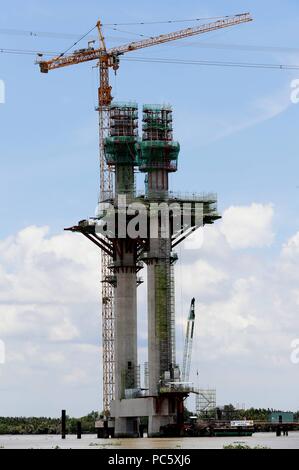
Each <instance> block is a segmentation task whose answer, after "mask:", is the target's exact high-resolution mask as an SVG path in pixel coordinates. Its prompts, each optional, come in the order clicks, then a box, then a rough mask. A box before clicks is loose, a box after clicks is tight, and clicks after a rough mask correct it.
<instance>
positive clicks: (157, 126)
mask: <svg viewBox="0 0 299 470" xmlns="http://www.w3.org/2000/svg"><path fill="white" fill-rule="evenodd" d="M172 131H173V129H172V109H171V107H170V106H157V105H145V106H143V120H142V138H140V137H139V136H138V106H137V104H135V103H112V105H111V106H110V126H109V137H107V138H106V141H105V155H106V162H107V164H108V165H109V166H110V167H112V168H113V170H114V175H115V176H114V177H115V181H114V191H115V192H114V194H113V195H112V196H111V198H109V199H107V200H105V201H100V202H101V205H100V206H101V207H100V210H99V214H98V216H97V217H96V218H93V219H89V220H84V221H81V222H79V224H78V225H77V226H75V227H72V228H70V229H69V230H72V231H76V232H81V233H82V234H84V235H85V236H86V237H87V238H89V239H90V240H91V241H93V242H94V243H95V244H96V245H97V246H98V247H99V248H100V249H102V250H104V251H105V252H106V253H107V254H108V255H109V257H110V259H111V263H110V265H109V269H110V273H111V274H110V275H109V276H108V277H107V279H103V280H102V282H109V283H110V284H111V285H112V286H113V288H114V312H115V320H114V322H115V325H114V327H115V343H114V347H115V397H114V400H113V401H112V403H111V419H112V421H113V422H114V435H115V436H119V437H121V436H136V435H138V424H139V421H140V418H141V417H147V418H148V435H149V436H157V435H161V434H162V433H163V432H164V433H165V432H167V431H169V430H173V434H178V433H179V432H180V429H181V427H182V424H183V401H184V399H185V398H186V397H187V396H188V395H189V393H190V392H191V391H192V387H191V386H190V385H189V384H186V383H183V382H181V378H180V369H179V366H178V365H177V362H176V354H175V305H174V304H175V296H174V276H173V270H174V264H175V261H176V260H177V254H176V253H175V252H174V251H173V250H174V248H175V247H176V246H177V245H178V244H179V243H180V242H181V241H183V240H185V239H186V237H187V236H189V235H190V234H191V233H193V232H194V230H196V229H197V228H198V227H200V226H202V225H204V224H211V223H213V222H214V221H215V220H216V219H218V218H219V215H218V214H217V208H216V196H215V195H213V194H212V195H211V194H210V195H195V194H192V196H186V197H185V198H182V197H181V196H180V195H176V194H174V193H172V192H170V191H169V173H171V172H175V171H177V163H178V155H179V151H180V146H179V144H178V143H177V142H174V141H173V132H172ZM137 170H139V171H140V172H142V173H144V174H145V190H144V192H143V193H142V194H137V192H136V190H135V174H136V171H137ZM145 265H146V266H147V305H148V387H147V388H146V389H145V388H143V389H141V387H140V381H139V366H138V356H137V350H138V347H137V336H138V335H137V288H138V285H139V284H140V283H141V282H142V280H141V278H140V277H139V275H138V273H139V271H140V270H141V269H142V268H143V267H144V266H145Z"/></svg>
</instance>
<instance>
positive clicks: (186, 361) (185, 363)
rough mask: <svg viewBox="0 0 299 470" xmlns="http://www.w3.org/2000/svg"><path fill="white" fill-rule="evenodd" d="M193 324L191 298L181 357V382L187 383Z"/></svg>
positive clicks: (193, 302) (193, 314)
mask: <svg viewBox="0 0 299 470" xmlns="http://www.w3.org/2000/svg"><path fill="white" fill-rule="evenodd" d="M194 322H195V298H194V297H193V299H192V300H191V304H190V310H189V316H188V320H187V328H186V336H185V345H184V356H183V370H182V382H189V376H190V365H191V356H192V343H193V335H194Z"/></svg>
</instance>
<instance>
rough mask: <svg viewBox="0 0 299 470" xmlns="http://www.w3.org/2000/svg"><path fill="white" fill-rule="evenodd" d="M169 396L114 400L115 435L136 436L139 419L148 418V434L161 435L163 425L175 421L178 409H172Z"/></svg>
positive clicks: (150, 435) (112, 405)
mask: <svg viewBox="0 0 299 470" xmlns="http://www.w3.org/2000/svg"><path fill="white" fill-rule="evenodd" d="M171 408H172V406H171V400H170V399H169V398H168V397H161V396H159V397H144V398H132V399H125V400H114V401H113V402H112V403H111V416H112V417H113V418H114V419H115V431H114V435H115V437H136V435H137V434H138V429H139V419H138V418H141V417H147V418H148V436H149V437H155V436H159V435H160V428H161V426H166V425H167V424H173V423H174V422H175V417H176V410H173V409H171Z"/></svg>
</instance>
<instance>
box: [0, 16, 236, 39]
mask: <svg viewBox="0 0 299 470" xmlns="http://www.w3.org/2000/svg"><path fill="white" fill-rule="evenodd" d="M233 16H235V15H226V16H214V17H213V16H211V17H202V18H191V19H177V20H162V21H138V22H131V23H103V24H102V26H103V27H107V28H108V27H110V26H112V27H115V26H138V25H155V24H172V23H187V22H197V21H205V20H217V19H221V18H231V17H233ZM95 28H96V26H95V27H94V28H93V29H95ZM93 29H91V30H90V31H89V33H91V32H92V31H93ZM89 33H87V34H89ZM0 34H8V35H17V36H20V35H25V36H31V37H49V38H64V39H70V38H77V37H78V36H79V35H80V34H74V33H54V32H49V31H33V30H23V29H8V28H5V29H4V28H0ZM85 37H86V35H84V36H83V37H82V39H84V38H85Z"/></svg>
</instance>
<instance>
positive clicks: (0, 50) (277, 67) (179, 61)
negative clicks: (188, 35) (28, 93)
mask: <svg viewBox="0 0 299 470" xmlns="http://www.w3.org/2000/svg"><path fill="white" fill-rule="evenodd" d="M0 53H2V54H14V55H36V54H43V55H49V56H53V57H55V56H57V54H58V53H57V52H50V51H33V50H25V49H4V48H0ZM121 60H124V61H131V62H145V63H159V64H160V63H161V64H175V65H201V66H204V65H207V66H217V67H240V68H256V69H275V70H299V65H296V64H295V65H291V64H270V63H268V64H267V63H251V62H229V61H211V60H187V59H175V58H166V57H164V58H163V57H156V58H154V57H136V56H134V57H122V58H121Z"/></svg>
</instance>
